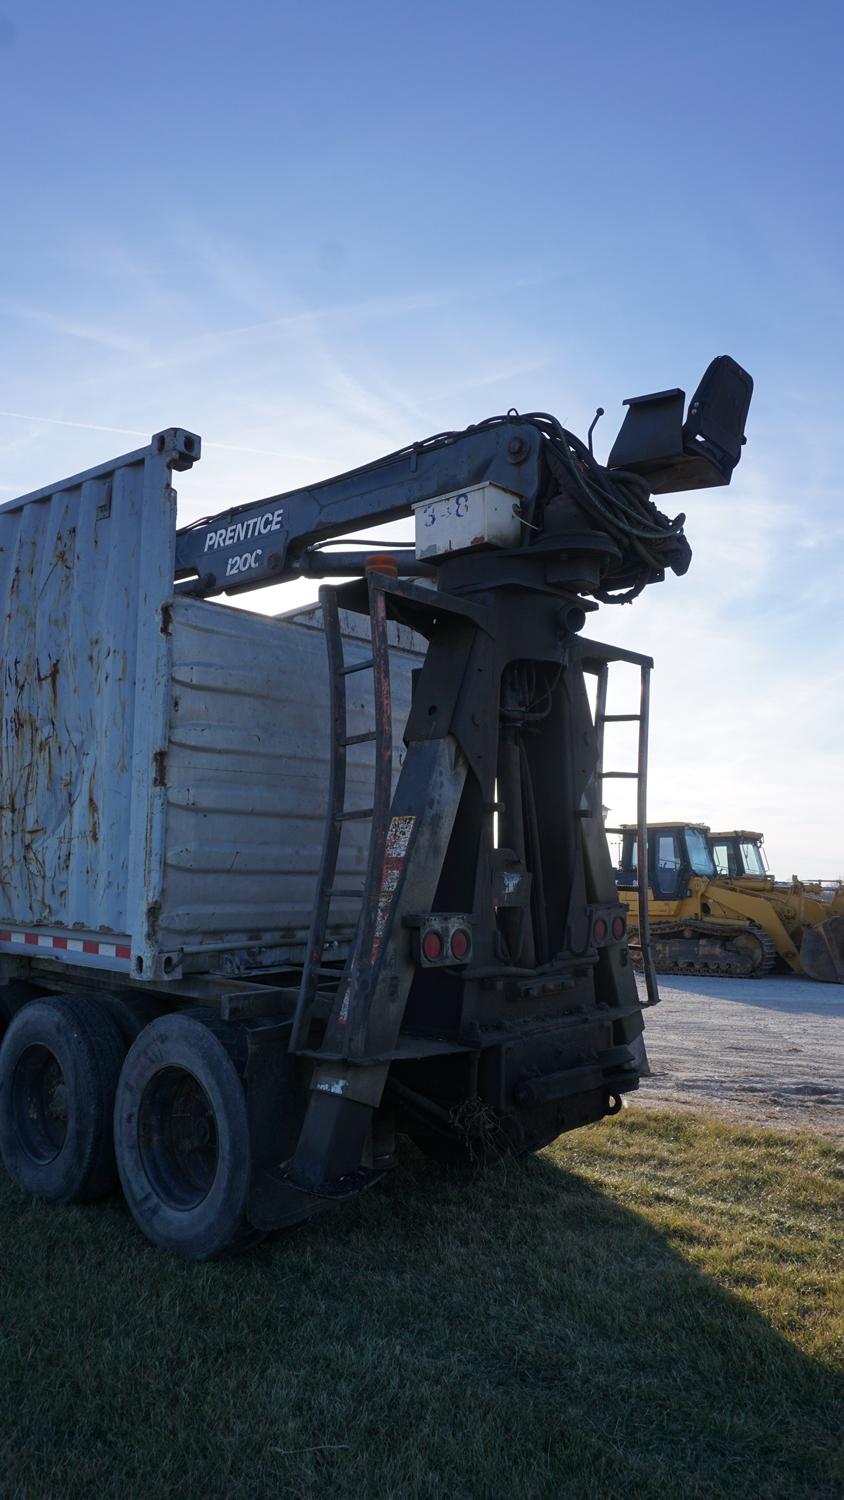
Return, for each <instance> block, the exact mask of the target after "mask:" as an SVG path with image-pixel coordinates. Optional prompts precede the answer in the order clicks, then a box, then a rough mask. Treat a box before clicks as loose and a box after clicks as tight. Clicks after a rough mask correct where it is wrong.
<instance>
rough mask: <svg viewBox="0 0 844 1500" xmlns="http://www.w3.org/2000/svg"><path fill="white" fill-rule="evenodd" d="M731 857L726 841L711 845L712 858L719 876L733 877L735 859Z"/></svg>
mask: <svg viewBox="0 0 844 1500" xmlns="http://www.w3.org/2000/svg"><path fill="white" fill-rule="evenodd" d="M731 856H732V850H731V848H730V845H729V844H728V843H727V842H726V841H724V842H723V843H720V844H713V845H712V858H713V860H714V861H715V868H716V870H717V871H718V874H719V875H724V876H730V875H735V873H736V871H735V859H733V858H732V857H731Z"/></svg>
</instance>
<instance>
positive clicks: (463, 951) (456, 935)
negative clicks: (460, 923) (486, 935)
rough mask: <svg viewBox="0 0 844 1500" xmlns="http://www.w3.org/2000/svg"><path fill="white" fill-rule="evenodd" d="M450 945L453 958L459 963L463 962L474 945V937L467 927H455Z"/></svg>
mask: <svg viewBox="0 0 844 1500" xmlns="http://www.w3.org/2000/svg"><path fill="white" fill-rule="evenodd" d="M450 946H451V956H452V958H456V959H457V961H458V963H462V961H463V959H464V958H467V957H468V954H469V949H470V948H471V946H472V939H471V937H470V936H469V934H468V932H467V931H466V928H465V927H455V929H454V931H453V933H452V934H451V945H450Z"/></svg>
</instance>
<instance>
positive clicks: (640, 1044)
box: [627, 1031, 651, 1078]
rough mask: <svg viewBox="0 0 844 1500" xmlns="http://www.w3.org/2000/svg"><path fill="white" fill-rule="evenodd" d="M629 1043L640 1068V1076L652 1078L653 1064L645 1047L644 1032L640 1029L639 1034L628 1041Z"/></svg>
mask: <svg viewBox="0 0 844 1500" xmlns="http://www.w3.org/2000/svg"><path fill="white" fill-rule="evenodd" d="M627 1045H628V1047H629V1048H630V1051H631V1052H632V1053H633V1060H634V1062H635V1063H636V1066H637V1068H638V1069H639V1077H640V1078H650V1076H651V1065H650V1063H649V1062H648V1054H647V1050H646V1048H645V1035H644V1032H642V1031H640V1032H639V1035H638V1036H636V1037H634V1038H633V1040H632V1042H628V1043H627Z"/></svg>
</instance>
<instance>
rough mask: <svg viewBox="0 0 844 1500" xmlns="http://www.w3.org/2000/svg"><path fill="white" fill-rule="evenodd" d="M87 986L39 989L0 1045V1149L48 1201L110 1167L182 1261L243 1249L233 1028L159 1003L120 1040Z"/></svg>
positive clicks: (84, 1189)
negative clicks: (132, 1034)
mask: <svg viewBox="0 0 844 1500" xmlns="http://www.w3.org/2000/svg"><path fill="white" fill-rule="evenodd" d="M127 1043H128V1037H127V1034H126V1028H125V1027H121V1025H120V1024H119V1019H118V1018H117V1017H116V1016H115V1014H114V1013H113V1012H111V1011H109V1009H107V1008H105V1007H104V1006H103V1005H101V1004H99V1003H98V1002H97V1000H96V998H95V997H93V996H92V997H91V998H90V999H85V998H82V997H80V996H49V997H45V998H41V999H39V1000H35V1001H33V1002H31V1003H30V1004H29V1005H26V1006H25V1007H24V1008H23V1009H22V1010H21V1011H19V1012H18V1013H17V1014H16V1015H15V1016H14V1017H13V1018H12V1020H11V1022H10V1024H9V1026H8V1028H7V1031H6V1035H5V1038H4V1040H3V1044H2V1047H0V1154H2V1157H3V1161H4V1163H5V1165H6V1169H7V1171H8V1172H9V1175H10V1176H11V1177H12V1179H13V1180H14V1181H15V1182H16V1183H17V1184H18V1186H19V1187H20V1188H22V1189H23V1190H24V1191H25V1192H28V1193H31V1194H34V1195H36V1196H38V1197H40V1198H45V1199H47V1201H49V1202H51V1203H62V1204H67V1203H85V1202H89V1201H91V1200H93V1199H95V1198H100V1197H104V1196H106V1195H107V1194H108V1193H110V1192H112V1191H113V1190H114V1189H115V1187H116V1186H117V1182H118V1177H119V1180H120V1183H121V1185H122V1187H123V1191H124V1194H125V1197H126V1202H127V1204H128V1206H129V1209H130V1211H131V1213H132V1216H133V1218H134V1219H135V1221H136V1223H137V1224H138V1226H139V1228H140V1229H141V1230H142V1231H143V1233H144V1234H145V1235H146V1236H147V1238H148V1239H149V1240H151V1241H152V1242H153V1244H156V1245H159V1246H161V1247H162V1248H163V1249H166V1250H169V1251H170V1252H172V1253H175V1254H177V1255H182V1256H186V1257H188V1258H189V1259H192V1260H210V1259H215V1258H218V1257H221V1256H225V1255H229V1254H233V1253H235V1252H237V1251H238V1250H240V1249H243V1248H245V1246H246V1244H248V1243H251V1242H252V1241H254V1240H255V1239H256V1238H257V1237H258V1236H257V1234H256V1232H255V1231H254V1230H253V1229H252V1228H251V1227H250V1226H249V1225H248V1224H247V1223H246V1221H245V1210H246V1199H247V1194H248V1191H249V1185H250V1180H251V1175H252V1158H251V1147H250V1135H249V1122H248V1116H247V1107H246V1095H245V1090H244V1085H243V1073H244V1067H245V1037H244V1035H243V1033H242V1032H239V1031H238V1030H237V1029H236V1028H234V1027H231V1026H228V1025H226V1024H225V1023H222V1022H220V1020H219V1018H218V1017H217V1015H216V1013H215V1012H213V1011H208V1012H196V1013H190V1012H188V1013H184V1012H183V1013H176V1014H172V1015H164V1016H160V1017H158V1018H157V1019H155V1020H153V1021H152V1022H151V1023H150V1024H149V1025H147V1026H145V1027H144V1028H143V1029H142V1030H140V1031H139V1033H138V1035H137V1036H136V1038H135V1040H134V1041H133V1042H132V1044H131V1046H128V1050H127Z"/></svg>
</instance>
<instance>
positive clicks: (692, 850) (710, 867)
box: [686, 828, 715, 878]
mask: <svg viewBox="0 0 844 1500" xmlns="http://www.w3.org/2000/svg"><path fill="white" fill-rule="evenodd" d="M686 849H687V850H688V854H689V864H690V865H691V867H692V873H693V874H695V875H708V876H709V877H710V878H711V877H712V876H713V875H714V874H715V864H714V861H713V859H712V855H711V854H710V852H709V841H708V839H707V837H706V834H705V833H701V831H700V829H699V828H687V829H686Z"/></svg>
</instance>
